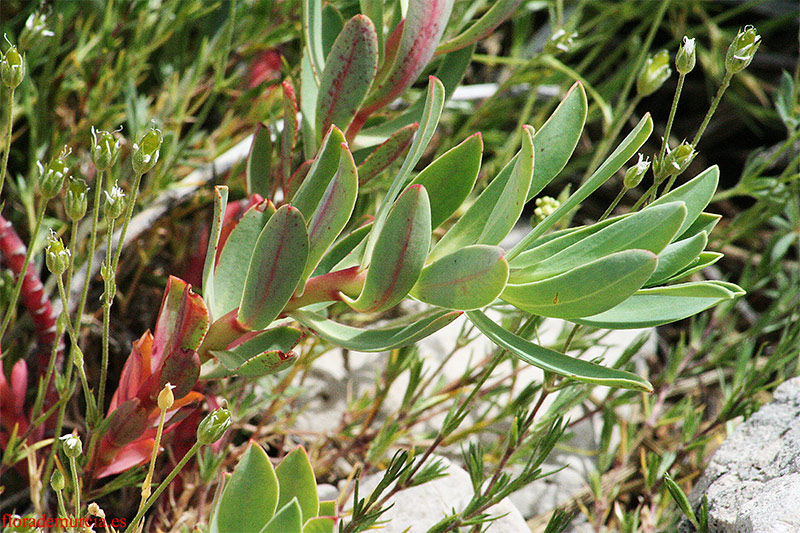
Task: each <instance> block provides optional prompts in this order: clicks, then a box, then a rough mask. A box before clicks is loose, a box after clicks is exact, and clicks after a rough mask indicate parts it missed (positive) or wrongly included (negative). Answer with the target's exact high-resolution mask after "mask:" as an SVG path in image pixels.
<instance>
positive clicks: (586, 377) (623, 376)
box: [467, 311, 653, 392]
mask: <svg viewBox="0 0 800 533" xmlns="http://www.w3.org/2000/svg"><path fill="white" fill-rule="evenodd" d="M467 317H468V318H469V319H470V321H471V322H472V323H473V324H475V327H477V328H478V329H479V330H480V331H481V332H482V333H483V334H484V335H486V336H487V337H489V338H490V339H491V340H492V341H493V342H494V343H495V344H497V345H498V346H500V347H501V348H505V349H506V350H508V351H509V352H511V354H512V355H514V356H515V357H517V358H519V359H520V360H522V361H524V362H526V363H528V364H529V365H533V366H536V367H539V368H541V369H542V370H545V371H547V372H552V373H554V374H558V375H559V376H564V377H566V378H570V379H575V380H578V381H583V382H585V383H591V384H593V385H605V386H607V387H618V388H623V389H632V390H638V391H645V392H652V390H653V386H652V385H651V384H650V383H649V382H648V381H647V380H645V379H643V378H641V377H639V376H637V375H636V374H632V373H630V372H625V371H624V370H616V369H613V368H608V367H605V366H602V365H598V364H595V363H590V362H589V361H584V360H582V359H576V358H573V357H570V356H568V355H565V354H563V353H560V352H557V351H555V350H550V349H548V348H544V347H543V346H539V345H538V344H534V343H532V342H530V341H528V340H525V339H523V338H522V337H519V336H517V335H514V334H513V333H511V332H510V331H508V330H506V329H504V328H502V327H501V326H499V325H498V324H496V323H495V322H493V321H492V320H491V319H490V318H489V317H487V316H486V315H485V314H483V313H482V312H481V311H467Z"/></svg>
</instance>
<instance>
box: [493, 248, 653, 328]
mask: <svg viewBox="0 0 800 533" xmlns="http://www.w3.org/2000/svg"><path fill="white" fill-rule="evenodd" d="M656 263H657V260H656V255H655V254H654V253H653V252H650V251H647V250H625V251H623V252H617V253H615V254H611V255H608V256H606V257H603V258H600V259H597V260H595V261H592V262H591V263H588V264H585V265H581V266H578V267H576V268H573V269H572V270H569V271H567V272H564V273H563V274H559V275H557V276H554V277H552V278H547V279H544V280H541V281H536V282H533V283H525V284H523V285H510V284H509V285H508V286H507V287H506V288H505V290H504V291H503V294H502V295H501V296H500V297H501V298H502V299H503V300H504V301H506V302H508V303H510V304H512V305H514V306H515V307H518V308H519V309H522V310H523V311H527V312H529V313H533V314H536V315H542V316H549V317H554V318H566V319H571V318H579V317H582V316H590V315H594V314H597V313H600V312H602V311H605V310H606V309H611V308H612V307H614V306H615V305H617V304H618V303H620V302H622V301H623V300H625V298H628V297H629V296H630V295H632V294H633V293H634V292H636V291H637V289H639V288H640V287H641V286H642V285H644V283H645V282H646V281H647V279H648V278H649V277H650V275H651V274H652V273H653V270H655V268H656Z"/></svg>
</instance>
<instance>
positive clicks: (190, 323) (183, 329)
mask: <svg viewBox="0 0 800 533" xmlns="http://www.w3.org/2000/svg"><path fill="white" fill-rule="evenodd" d="M208 322H209V316H208V309H207V308H206V304H205V302H204V301H203V299H202V298H201V297H200V295H199V294H195V293H194V292H192V286H191V285H189V284H188V283H186V282H185V281H183V280H182V279H180V278H176V277H175V276H170V277H169V280H168V281H167V288H166V290H165V291H164V298H163V299H162V300H161V308H160V309H159V310H158V321H157V322H156V329H155V332H154V334H153V346H152V354H153V357H154V366H158V363H159V362H160V361H159V360H158V359H159V358H166V357H168V356H169V355H170V354H172V353H173V352H179V351H194V350H197V348H199V347H200V343H201V342H202V341H203V337H204V336H205V334H206V331H208Z"/></svg>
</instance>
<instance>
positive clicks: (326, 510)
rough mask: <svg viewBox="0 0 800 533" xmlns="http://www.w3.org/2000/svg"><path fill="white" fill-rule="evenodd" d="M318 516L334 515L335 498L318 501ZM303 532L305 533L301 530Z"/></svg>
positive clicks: (304, 532)
mask: <svg viewBox="0 0 800 533" xmlns="http://www.w3.org/2000/svg"><path fill="white" fill-rule="evenodd" d="M319 516H336V500H325V501H321V502H319ZM303 533H307V532H306V531H303Z"/></svg>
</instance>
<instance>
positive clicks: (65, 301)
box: [56, 275, 96, 420]
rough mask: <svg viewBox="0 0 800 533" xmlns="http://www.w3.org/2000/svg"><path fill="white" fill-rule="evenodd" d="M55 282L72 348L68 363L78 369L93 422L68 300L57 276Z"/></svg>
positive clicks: (86, 383)
mask: <svg viewBox="0 0 800 533" xmlns="http://www.w3.org/2000/svg"><path fill="white" fill-rule="evenodd" d="M56 282H57V283H58V294H59V295H60V296H61V303H62V307H63V309H62V310H61V313H62V314H63V315H64V317H65V318H66V320H65V322H66V323H67V332H68V333H69V339H70V340H71V341H72V346H70V350H69V353H70V363H71V364H72V365H75V367H77V369H78V376H79V377H80V378H81V385H82V386H83V395H84V396H85V397H86V405H87V410H88V411H89V412H88V413H87V418H89V419H90V420H94V417H95V414H96V413H95V411H96V410H95V409H92V408H91V402H90V400H89V397H90V395H91V393H92V391H91V390H90V389H89V382H88V381H87V379H86V369H85V368H84V361H83V353H82V352H81V348H80V346H78V335H77V333H76V332H75V328H73V327H72V324H71V323H70V321H69V316H68V315H67V305H68V304H69V300H68V299H67V293H66V290H64V279H63V278H62V277H61V276H60V275H59V276H56ZM76 354H80V361H76V360H75V355H76Z"/></svg>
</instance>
